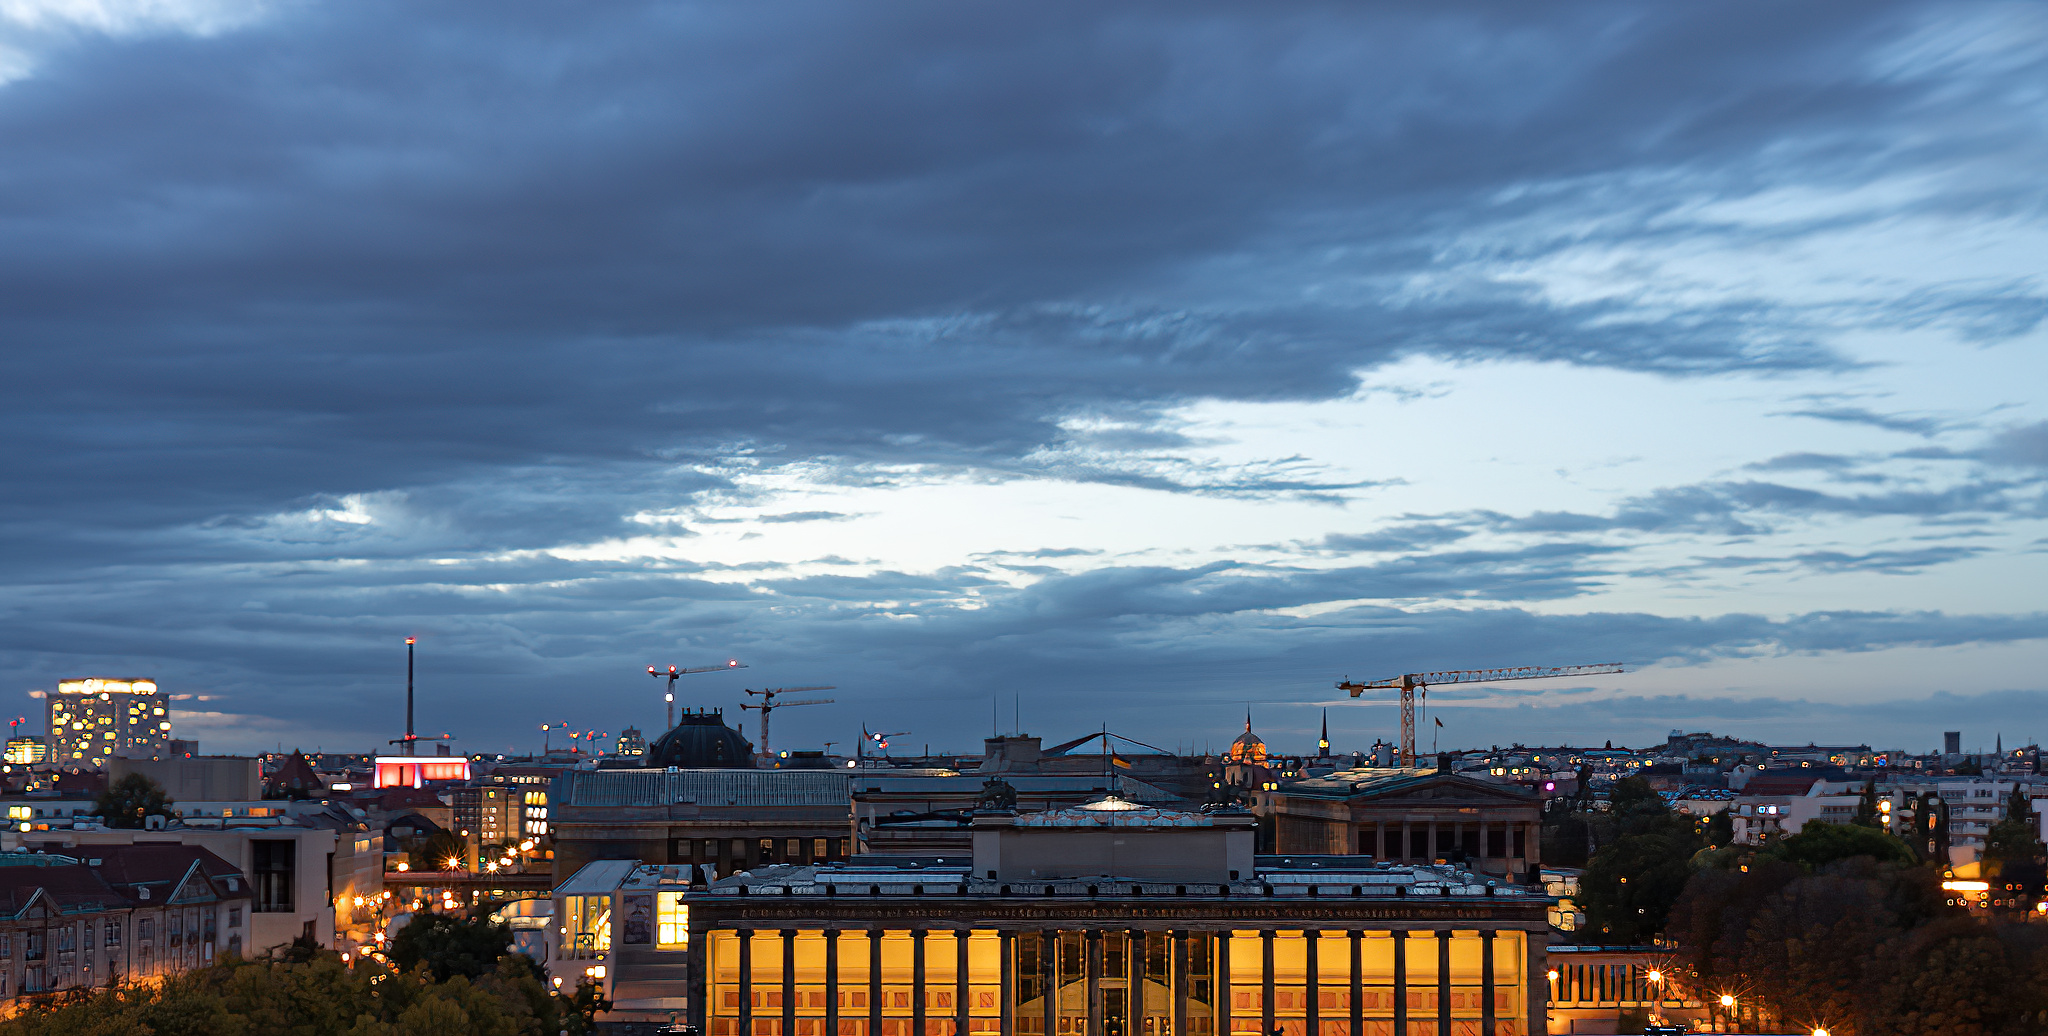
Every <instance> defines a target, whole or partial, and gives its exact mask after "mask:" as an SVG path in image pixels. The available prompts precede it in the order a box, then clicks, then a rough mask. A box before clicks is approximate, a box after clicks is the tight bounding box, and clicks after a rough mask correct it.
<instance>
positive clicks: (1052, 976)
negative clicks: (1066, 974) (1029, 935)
mask: <svg viewBox="0 0 2048 1036" xmlns="http://www.w3.org/2000/svg"><path fill="white" fill-rule="evenodd" d="M1059 935H1060V933H1059V932H1057V931H1054V930H1052V929H1047V930H1046V931H1043V932H1040V933H1039V938H1040V939H1042V940H1043V941H1042V942H1041V943H1040V944H1039V954H1038V970H1039V972H1040V974H1041V975H1043V976H1044V979H1045V980H1044V981H1043V982H1040V983H1039V986H1040V987H1042V988H1043V989H1044V990H1045V996H1044V997H1042V998H1041V999H1040V1003H1039V1008H1040V1010H1041V1011H1042V1012H1043V1013H1044V1015H1045V1029H1044V1032H1045V1036H1053V1034H1054V1032H1055V1031H1056V1030H1055V1029H1054V1028H1053V1025H1054V1022H1055V1021H1056V1020H1057V1019H1058V1017H1059V1013H1060V985H1059V983H1060V971H1059V968H1058V967H1057V966H1055V964H1054V963H1053V958H1054V955H1055V954H1057V953H1058V952H1059V945H1060V939H1059ZM870 1036H881V1034H880V1033H871V1034H870Z"/></svg>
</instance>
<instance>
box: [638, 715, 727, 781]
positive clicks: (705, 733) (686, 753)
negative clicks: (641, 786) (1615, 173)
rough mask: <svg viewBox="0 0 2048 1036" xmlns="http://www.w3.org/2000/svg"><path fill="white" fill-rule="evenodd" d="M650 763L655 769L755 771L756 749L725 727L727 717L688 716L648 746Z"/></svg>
mask: <svg viewBox="0 0 2048 1036" xmlns="http://www.w3.org/2000/svg"><path fill="white" fill-rule="evenodd" d="M646 760H647V761H646V762H645V763H644V764H643V765H646V766H651V767H668V766H673V767H676V768H678V769H683V770H751V769H753V768H754V746H753V744H751V743H750V742H748V741H747V739H746V738H743V737H741V736H740V732H739V731H737V730H734V729H732V728H731V727H728V726H726V725H725V716H724V714H723V713H718V712H685V713H683V715H682V718H681V720H679V721H678V722H677V723H676V726H675V729H674V730H671V731H669V732H668V733H666V734H663V735H661V736H660V737H659V738H656V739H655V741H654V743H653V744H651V745H648V746H647V756H646Z"/></svg>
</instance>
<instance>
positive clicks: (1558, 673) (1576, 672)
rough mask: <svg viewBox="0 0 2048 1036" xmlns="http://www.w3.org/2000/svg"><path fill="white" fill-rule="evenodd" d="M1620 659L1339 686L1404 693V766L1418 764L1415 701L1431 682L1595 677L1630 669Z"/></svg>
mask: <svg viewBox="0 0 2048 1036" xmlns="http://www.w3.org/2000/svg"><path fill="white" fill-rule="evenodd" d="M1627 671H1628V670H1627V667H1625V666H1623V665H1622V664H1621V663H1619V662H1595V663H1592V664H1590V665H1561V666H1539V665H1522V666H1507V667H1504V668H1500V669H1446V670H1442V671H1439V672H1434V673H1403V674H1402V675H1400V676H1391V677H1388V678H1387V679H1384V680H1373V681H1370V682H1366V683H1360V682H1356V681H1352V680H1340V681H1338V682H1337V689H1338V690H1340V691H1348V692H1350V694H1351V696H1352V697H1353V698H1356V697H1358V696H1359V695H1360V694H1363V693H1364V692H1366V691H1370V690H1391V691H1399V692H1400V694H1401V758H1400V760H1399V762H1400V764H1401V765H1402V766H1414V765H1415V703H1416V701H1417V700H1418V699H1421V698H1427V697H1428V696H1429V687H1430V685H1431V684H1453V683H1499V682H1501V681H1503V680H1549V679H1555V678H1557V677H1562V676H1594V675H1597V674H1601V673H1621V672H1627Z"/></svg>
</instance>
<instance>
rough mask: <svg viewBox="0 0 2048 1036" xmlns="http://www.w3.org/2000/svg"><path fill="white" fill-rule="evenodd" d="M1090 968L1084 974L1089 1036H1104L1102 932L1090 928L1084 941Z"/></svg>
mask: <svg viewBox="0 0 2048 1036" xmlns="http://www.w3.org/2000/svg"><path fill="white" fill-rule="evenodd" d="M1083 943H1084V945H1086V946H1087V947H1088V949H1087V954H1088V966H1087V970H1086V971H1085V972H1083V973H1082V974H1083V975H1084V976H1085V977H1084V981H1085V982H1086V983H1087V989H1088V1036H1102V930H1101V929H1099V928H1090V929H1089V930H1088V935H1087V937H1086V938H1085V939H1084V940H1083Z"/></svg>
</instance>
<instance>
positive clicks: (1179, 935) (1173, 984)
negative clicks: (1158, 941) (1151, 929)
mask: <svg viewBox="0 0 2048 1036" xmlns="http://www.w3.org/2000/svg"><path fill="white" fill-rule="evenodd" d="M1168 939H1169V940H1170V946H1171V948H1170V949H1169V950H1168V953H1169V954H1170V955H1171V956H1170V958H1169V959H1168V961H1167V964H1166V986H1167V989H1168V990H1170V991H1171V992H1170V993H1169V995H1170V996H1172V997H1173V1036H1187V1031H1188V933H1186V932H1173V933H1172V934H1170V935H1169V936H1168ZM1222 1036H1230V1034H1229V1033H1224V1034H1222Z"/></svg>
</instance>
